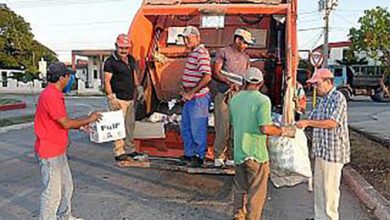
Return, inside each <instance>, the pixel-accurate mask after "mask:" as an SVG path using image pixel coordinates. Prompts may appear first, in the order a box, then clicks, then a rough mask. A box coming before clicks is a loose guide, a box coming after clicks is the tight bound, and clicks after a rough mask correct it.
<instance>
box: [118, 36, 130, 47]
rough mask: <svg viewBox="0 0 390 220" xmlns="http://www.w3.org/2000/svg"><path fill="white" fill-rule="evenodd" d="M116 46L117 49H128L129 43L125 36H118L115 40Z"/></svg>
mask: <svg viewBox="0 0 390 220" xmlns="http://www.w3.org/2000/svg"><path fill="white" fill-rule="evenodd" d="M116 45H118V47H129V46H130V42H129V38H128V37H127V34H119V35H118V37H117V38H116Z"/></svg>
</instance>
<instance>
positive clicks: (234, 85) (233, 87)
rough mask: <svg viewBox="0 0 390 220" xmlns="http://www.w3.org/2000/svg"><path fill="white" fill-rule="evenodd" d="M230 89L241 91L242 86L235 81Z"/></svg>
mask: <svg viewBox="0 0 390 220" xmlns="http://www.w3.org/2000/svg"><path fill="white" fill-rule="evenodd" d="M230 90H231V91H233V92H238V91H240V86H239V85H237V84H235V83H232V84H230Z"/></svg>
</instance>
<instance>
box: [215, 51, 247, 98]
mask: <svg viewBox="0 0 390 220" xmlns="http://www.w3.org/2000/svg"><path fill="white" fill-rule="evenodd" d="M215 62H216V63H222V64H223V65H222V70H224V71H227V72H230V73H235V74H239V75H242V76H243V75H244V74H245V71H246V70H247V69H248V68H249V66H250V60H249V56H248V54H246V53H245V52H239V51H237V50H234V48H232V46H228V47H225V48H222V49H219V50H218V52H217V55H216V57H215ZM217 89H218V92H221V93H224V92H226V91H227V90H228V89H229V85H227V84H226V83H224V82H221V81H218V80H217Z"/></svg>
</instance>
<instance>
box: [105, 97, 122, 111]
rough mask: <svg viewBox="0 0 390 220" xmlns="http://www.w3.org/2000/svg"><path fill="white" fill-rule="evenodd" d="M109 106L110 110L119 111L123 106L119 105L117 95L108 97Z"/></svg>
mask: <svg viewBox="0 0 390 220" xmlns="http://www.w3.org/2000/svg"><path fill="white" fill-rule="evenodd" d="M107 100H108V104H109V105H110V108H111V109H112V110H119V109H121V105H120V104H119V102H118V100H117V99H116V97H115V94H110V95H108V96H107Z"/></svg>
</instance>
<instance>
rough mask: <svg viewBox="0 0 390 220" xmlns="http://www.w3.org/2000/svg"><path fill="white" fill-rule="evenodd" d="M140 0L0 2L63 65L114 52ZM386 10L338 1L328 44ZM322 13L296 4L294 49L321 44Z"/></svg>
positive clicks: (378, 1)
mask: <svg viewBox="0 0 390 220" xmlns="http://www.w3.org/2000/svg"><path fill="white" fill-rule="evenodd" d="M141 2H142V0H0V3H6V4H7V5H8V7H10V8H11V9H12V10H13V11H15V12H16V13H17V14H19V15H20V16H22V17H24V19H25V20H26V21H27V22H29V23H30V25H31V28H32V33H33V34H34V36H35V39H36V40H38V41H39V42H41V43H43V44H44V45H46V46H48V47H49V48H51V49H53V50H54V51H55V52H56V53H57V54H58V56H59V59H60V60H61V61H66V62H69V61H70V60H71V56H70V51H71V50H79V49H112V48H114V41H115V38H116V36H117V35H118V34H119V33H127V31H128V29H129V27H130V24H131V20H132V18H133V17H134V15H135V13H136V12H137V10H138V8H139V7H140V5H141ZM376 6H382V7H387V8H388V9H389V10H390V0H339V4H338V6H337V7H336V9H335V10H334V11H333V12H332V14H331V18H330V36H329V37H330V38H329V39H330V41H331V42H332V41H344V40H348V37H347V35H348V32H349V29H350V28H351V27H358V23H357V21H358V19H359V17H360V16H362V15H363V11H364V10H365V9H371V8H374V7H376ZM323 26H324V21H323V13H322V12H318V2H317V0H298V46H299V49H309V50H310V49H313V48H315V47H316V46H318V45H320V44H321V43H322V42H323V35H322V33H323V29H322V28H321V27H323Z"/></svg>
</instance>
